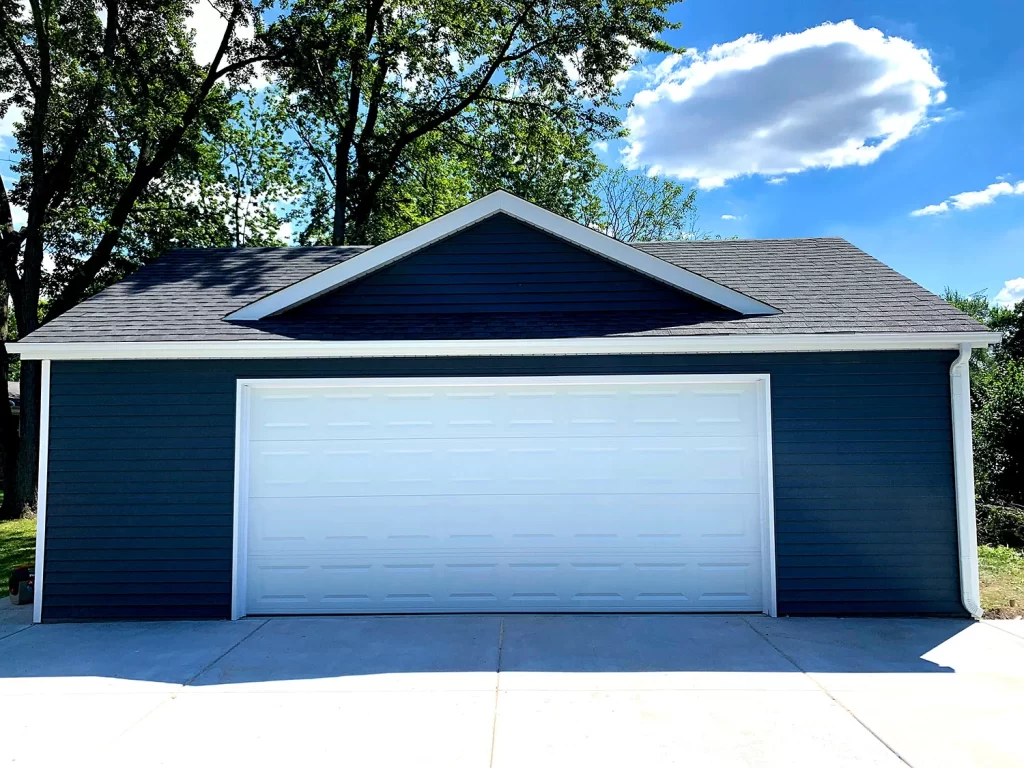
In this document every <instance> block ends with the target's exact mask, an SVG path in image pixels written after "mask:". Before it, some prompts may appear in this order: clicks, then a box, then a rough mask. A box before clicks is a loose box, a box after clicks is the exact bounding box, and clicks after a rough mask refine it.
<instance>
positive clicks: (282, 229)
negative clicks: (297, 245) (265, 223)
mask: <svg viewBox="0 0 1024 768" xmlns="http://www.w3.org/2000/svg"><path fill="white" fill-rule="evenodd" d="M277 237H278V239H279V240H281V242H283V243H284V244H285V245H291V244H292V223H291V222H290V221H282V222H281V225H280V226H279V227H278V228H277Z"/></svg>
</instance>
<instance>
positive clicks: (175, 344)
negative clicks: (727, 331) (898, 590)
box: [8, 331, 1002, 360]
mask: <svg viewBox="0 0 1024 768" xmlns="http://www.w3.org/2000/svg"><path fill="white" fill-rule="evenodd" d="M1001 340H1002V334H999V333H994V332H991V331H966V332H958V331H949V332H928V333H884V332H883V333H806V334H744V335H713V336H658V337H651V336H613V337H602V338H593V337H588V338H576V339H488V340H482V339H461V340H460V339H455V340H447V339H445V340H417V341H390V340H389V341H305V340H302V341H299V340H290V339H274V340H264V341H125V342H98V343H79V342H30V341H21V342H17V343H15V344H9V345H8V351H10V352H13V353H15V354H18V355H20V356H21V358H22V359H23V360H146V359H168V360H184V359H245V358H251V359H255V358H360V357H481V356H518V355H523V356H526V355H538V356H542V355H603V354H715V353H719V354H721V353H733V354H739V353H764V352H851V351H883V350H915V349H918V350H926V349H957V348H959V347H960V346H961V345H964V344H967V345H971V346H973V347H987V346H989V345H992V344H998V343H999V342H1000V341H1001Z"/></svg>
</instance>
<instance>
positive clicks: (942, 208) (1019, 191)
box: [910, 181, 1024, 216]
mask: <svg viewBox="0 0 1024 768" xmlns="http://www.w3.org/2000/svg"><path fill="white" fill-rule="evenodd" d="M1003 195H1024V181H1018V182H1017V183H1016V184H1011V183H1010V182H1008V181H999V182H996V183H995V184H989V185H988V186H987V187H985V188H984V189H980V190H978V191H977V192H961V193H960V194H959V195H950V196H949V197H948V198H947V199H945V200H943V201H942V202H941V203H935V204H934V205H926V206H925V207H924V208H918V209H917V210H916V211H911V212H910V215H911V216H934V215H935V214H938V213H947V212H948V211H949V210H950V207H952V208H956V209H957V210H958V211H967V210H970V209H971V208H977V207H978V206H979V205H990V204H991V203H992V202H993V201H994V200H995V199H996V198H997V197H1002V196H1003Z"/></svg>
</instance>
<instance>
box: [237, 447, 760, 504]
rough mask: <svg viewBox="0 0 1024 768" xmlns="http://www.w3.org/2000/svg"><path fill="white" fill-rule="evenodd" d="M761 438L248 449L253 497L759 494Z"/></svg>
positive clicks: (250, 490)
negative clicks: (759, 441) (596, 493)
mask: <svg viewBox="0 0 1024 768" xmlns="http://www.w3.org/2000/svg"><path fill="white" fill-rule="evenodd" d="M759 461H760V457H759V445H758V438H757V437H755V436H751V437H702V438H679V437H676V438H610V437H602V438H582V437H573V438H566V437H560V438H548V439H544V440H540V439H537V438H532V439H529V440H525V439H524V440H510V439H507V438H491V439H466V438H463V439H452V438H441V439H437V440H366V441H359V442H358V443H354V442H351V441H338V440H320V441H313V440H307V441H287V442H255V443H253V444H252V446H251V448H250V471H249V494H250V496H251V497H252V498H262V497H287V498H295V497H301V496H384V495H387V496H392V495H394V496H398V495H414V496H421V495H437V494H441V493H445V494H452V493H453V492H454V493H466V494H473V495H476V494H481V493H486V494H494V495H498V494H521V495H535V494H551V493H558V494H577V493H587V492H592V491H599V492H603V493H617V494H644V493H682V494H685V493H715V492H730V493H757V492H758V489H759V485H760V479H759V466H760V465H759Z"/></svg>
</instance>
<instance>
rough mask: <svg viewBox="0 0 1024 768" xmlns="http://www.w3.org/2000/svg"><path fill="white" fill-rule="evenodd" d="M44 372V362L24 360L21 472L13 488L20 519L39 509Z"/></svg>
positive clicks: (19, 465) (19, 468) (22, 367)
mask: <svg viewBox="0 0 1024 768" xmlns="http://www.w3.org/2000/svg"><path fill="white" fill-rule="evenodd" d="M41 373H42V363H40V362H39V361H38V360H22V361H21V439H20V440H19V441H18V469H17V473H16V475H15V488H14V491H15V499H14V503H15V504H16V505H17V513H18V515H19V516H20V515H24V514H26V513H29V512H34V511H35V508H36V480H37V479H38V477H37V476H38V473H39V413H40V409H39V405H40V396H39V395H40V391H39V384H40V375H41ZM5 501H6V499H5Z"/></svg>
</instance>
